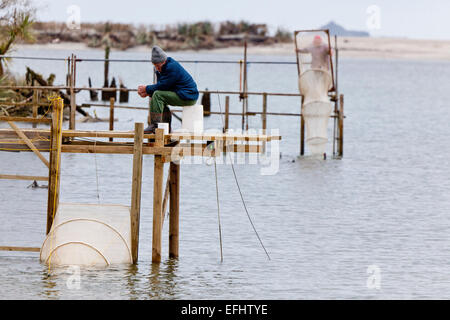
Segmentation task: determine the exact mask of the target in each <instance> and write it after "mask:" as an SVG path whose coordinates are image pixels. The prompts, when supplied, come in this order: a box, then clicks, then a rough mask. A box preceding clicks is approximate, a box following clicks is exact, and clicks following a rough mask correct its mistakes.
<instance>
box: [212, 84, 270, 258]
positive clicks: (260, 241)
mask: <svg viewBox="0 0 450 320" xmlns="http://www.w3.org/2000/svg"><path fill="white" fill-rule="evenodd" d="M216 92H217V98H218V100H219V109H220V114H221V120H222V125H223V126H225V121H224V119H223V115H222V105H221V103H220V96H219V92H218V91H216ZM227 153H228V155H229V156H230V154H229V152H227ZM230 157H231V156H230ZM231 160H232V159H231V158H230V164H231V169H232V170H233V176H234V180H235V181H236V186H237V188H238V191H239V194H240V196H241V200H242V204H243V205H244V209H245V212H246V213H247V218H248V220H249V221H250V224H251V226H252V228H253V231H254V232H255V234H256V237H257V238H258V240H259V243H260V244H261V247H262V248H263V249H264V252H265V253H266V255H267V258H268V259H269V260H271V259H270V255H269V253H268V252H267V250H266V247H265V246H264V243H263V242H262V240H261V237H260V236H259V233H258V231H257V230H256V227H255V225H254V224H253V221H252V218H251V216H250V213H249V212H248V209H247V205H246V204H245V200H244V196H243V194H242V191H241V187H240V186H239V181H238V179H237V175H236V171H235V170H234V165H233V161H231ZM214 161H215V160H214Z"/></svg>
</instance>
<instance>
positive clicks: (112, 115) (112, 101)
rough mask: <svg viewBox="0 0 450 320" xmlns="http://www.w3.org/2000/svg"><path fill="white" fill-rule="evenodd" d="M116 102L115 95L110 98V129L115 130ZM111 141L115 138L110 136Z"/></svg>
mask: <svg viewBox="0 0 450 320" xmlns="http://www.w3.org/2000/svg"><path fill="white" fill-rule="evenodd" d="M114 102H115V99H114V98H113V97H111V98H109V131H114ZM109 141H111V142H112V141H113V138H112V137H111V138H109Z"/></svg>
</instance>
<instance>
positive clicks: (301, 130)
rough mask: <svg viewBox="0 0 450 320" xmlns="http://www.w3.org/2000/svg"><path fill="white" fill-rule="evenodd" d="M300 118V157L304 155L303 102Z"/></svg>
mask: <svg viewBox="0 0 450 320" xmlns="http://www.w3.org/2000/svg"><path fill="white" fill-rule="evenodd" d="M301 110H302V112H301V116H300V155H301V156H303V155H305V119H304V118H303V102H302V108H301Z"/></svg>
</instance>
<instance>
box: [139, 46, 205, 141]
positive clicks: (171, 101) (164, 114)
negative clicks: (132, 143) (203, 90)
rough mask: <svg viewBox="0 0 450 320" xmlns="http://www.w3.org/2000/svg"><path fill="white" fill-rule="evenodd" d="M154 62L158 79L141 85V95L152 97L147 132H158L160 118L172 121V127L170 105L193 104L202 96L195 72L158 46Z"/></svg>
mask: <svg viewBox="0 0 450 320" xmlns="http://www.w3.org/2000/svg"><path fill="white" fill-rule="evenodd" d="M152 63H153V65H154V66H155V69H156V71H155V72H156V77H157V83H156V84H153V85H148V86H143V85H142V86H139V87H138V94H139V96H141V97H142V98H145V97H148V96H150V97H151V102H150V125H149V126H148V127H147V128H146V129H145V130H144V133H155V129H156V128H157V127H158V123H159V122H167V123H169V131H170V130H171V119H172V114H171V112H170V109H169V108H168V107H167V106H168V105H171V106H192V105H194V104H195V103H196V102H197V99H198V90H197V84H196V83H195V81H194V79H193V78H192V77H191V75H190V74H189V73H188V72H187V71H186V70H185V69H184V68H183V67H182V66H181V65H180V64H179V63H178V62H177V61H176V60H175V59H173V58H171V57H167V54H166V53H165V52H164V51H163V50H162V49H161V48H160V47H158V46H154V47H153V48H152Z"/></svg>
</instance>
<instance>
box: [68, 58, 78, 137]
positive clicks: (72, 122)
mask: <svg viewBox="0 0 450 320" xmlns="http://www.w3.org/2000/svg"><path fill="white" fill-rule="evenodd" d="M70 71H71V73H70V120H69V130H75V111H76V109H77V104H76V101H75V90H74V86H75V83H74V81H75V56H74V55H73V54H72V64H71V70H70Z"/></svg>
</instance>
